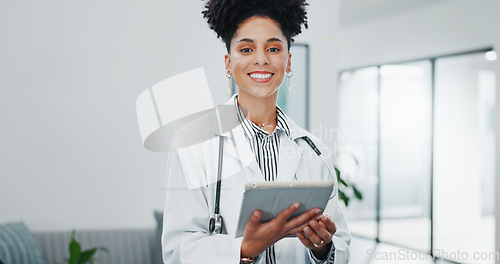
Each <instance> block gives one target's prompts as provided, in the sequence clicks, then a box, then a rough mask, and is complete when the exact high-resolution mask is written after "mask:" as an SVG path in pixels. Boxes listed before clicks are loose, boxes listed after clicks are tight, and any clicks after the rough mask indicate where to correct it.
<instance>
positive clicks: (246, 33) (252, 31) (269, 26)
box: [233, 16, 286, 42]
mask: <svg viewBox="0 0 500 264" xmlns="http://www.w3.org/2000/svg"><path fill="white" fill-rule="evenodd" d="M242 38H249V39H253V40H264V41H267V40H268V39H269V38H279V39H281V40H282V41H283V42H285V41H286V38H285V35H284V34H283V31H281V27H280V25H279V24H278V22H276V21H274V20H272V19H270V18H268V17H259V16H254V17H250V18H248V19H247V20H245V21H243V22H242V23H241V25H240V26H239V27H238V29H237V30H236V33H235V34H234V37H233V41H238V40H239V39H242Z"/></svg>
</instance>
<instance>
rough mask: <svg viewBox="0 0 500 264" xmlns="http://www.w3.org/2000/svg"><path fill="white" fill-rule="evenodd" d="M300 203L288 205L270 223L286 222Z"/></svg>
mask: <svg viewBox="0 0 500 264" xmlns="http://www.w3.org/2000/svg"><path fill="white" fill-rule="evenodd" d="M299 207H300V203H299V202H297V203H293V204H292V205H290V206H289V207H288V208H287V209H285V210H283V211H282V212H281V213H280V214H279V215H278V216H276V218H274V219H273V220H272V221H273V222H279V223H284V222H286V220H288V219H289V218H290V216H292V214H293V213H294V212H295V211H297V209H299Z"/></svg>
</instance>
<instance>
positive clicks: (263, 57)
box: [254, 50, 269, 65]
mask: <svg viewBox="0 0 500 264" xmlns="http://www.w3.org/2000/svg"><path fill="white" fill-rule="evenodd" d="M254 63H255V64H258V65H266V64H269V59H268V58H267V54H266V52H265V51H262V50H261V51H257V52H256V53H255V58H254Z"/></svg>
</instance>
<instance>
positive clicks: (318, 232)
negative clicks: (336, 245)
mask: <svg viewBox="0 0 500 264" xmlns="http://www.w3.org/2000/svg"><path fill="white" fill-rule="evenodd" d="M335 232H337V227H336V226H335V223H334V222H333V221H332V219H331V218H330V217H329V216H328V215H327V214H323V215H322V216H320V217H318V218H316V219H314V220H311V221H310V222H309V224H308V225H307V226H305V227H304V228H303V229H302V232H297V234H296V235H297V237H298V238H299V240H300V242H302V244H303V245H304V246H305V247H307V248H308V249H311V250H312V253H313V254H314V256H315V257H316V258H318V259H326V257H327V254H328V252H329V251H330V248H331V246H332V237H333V235H334V234H335Z"/></svg>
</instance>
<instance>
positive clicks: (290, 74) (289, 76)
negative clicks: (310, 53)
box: [286, 70, 293, 93]
mask: <svg viewBox="0 0 500 264" xmlns="http://www.w3.org/2000/svg"><path fill="white" fill-rule="evenodd" d="M292 76H293V71H292V70H290V72H288V73H287V74H286V77H287V78H288V88H287V89H286V92H287V93H290V78H292Z"/></svg>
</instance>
